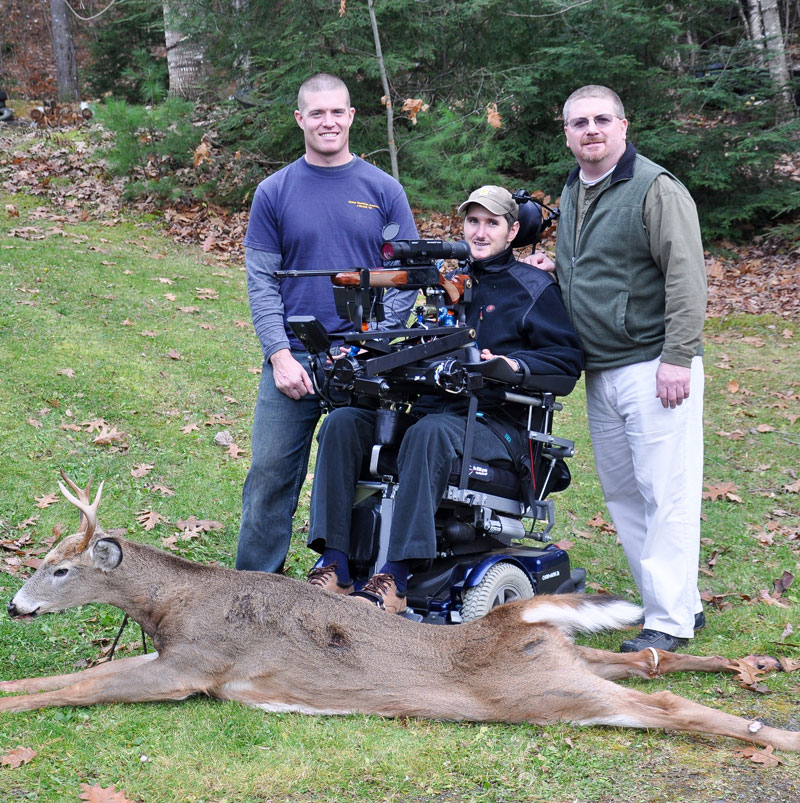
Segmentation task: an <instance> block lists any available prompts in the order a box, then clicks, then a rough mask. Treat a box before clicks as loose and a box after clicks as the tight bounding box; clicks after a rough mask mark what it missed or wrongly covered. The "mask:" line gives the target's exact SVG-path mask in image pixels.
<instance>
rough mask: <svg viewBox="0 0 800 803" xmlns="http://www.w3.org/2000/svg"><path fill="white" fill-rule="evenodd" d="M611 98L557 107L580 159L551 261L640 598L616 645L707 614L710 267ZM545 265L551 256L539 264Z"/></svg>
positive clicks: (598, 460) (645, 641)
mask: <svg viewBox="0 0 800 803" xmlns="http://www.w3.org/2000/svg"><path fill="white" fill-rule="evenodd" d="M627 130H628V121H627V120H626V119H625V110H624V108H623V105H622V101H621V100H620V98H619V96H618V95H617V94H616V93H615V92H613V91H612V90H610V89H608V88H607V87H603V86H584V87H581V88H580V89H578V90H576V91H575V92H573V93H572V95H570V96H569V98H567V101H566V103H565V104H564V133H565V135H566V139H567V147H568V148H569V149H570V150H571V151H572V153H573V154H574V155H575V158H576V159H577V161H578V165H577V167H576V168H575V169H574V170H573V171H572V173H570V175H569V177H568V178H567V183H566V185H565V187H564V190H563V192H562V195H561V218H560V220H559V224H558V239H557V245H556V261H555V266H553V263H552V262H551V261H550V260H547V259H546V257H544V256H543V255H538V254H536V255H534V257H533V258H530V260H529V261H531V262H532V264H536V265H537V266H538V267H541V268H543V269H552V268H553V267H555V271H556V275H557V277H558V281H559V284H560V285H561V292H562V295H563V297H564V303H565V305H566V307H567V311H568V312H569V315H570V317H571V319H572V322H573V324H574V326H575V329H576V331H577V333H578V337H579V339H580V342H581V346H582V347H583V351H584V354H585V359H586V403H587V411H588V417H589V427H590V432H591V437H592V446H593V450H594V457H595V464H596V466H597V473H598V476H599V478H600V483H601V486H602V489H603V495H604V497H605V501H606V505H607V507H608V510H609V513H610V514H611V517H612V519H613V521H614V524H615V526H616V528H617V533H618V534H619V538H620V541H621V542H622V546H623V548H624V550H625V555H626V557H627V560H628V563H629V565H630V568H631V572H632V573H633V577H634V579H635V581H636V585H637V587H638V589H639V592H640V594H641V597H642V602H643V605H644V609H645V618H644V627H643V629H642V631H641V632H640V633H639V634H638V635H637V636H636V637H635V638H632V639H629V640H627V641H624V642H623V643H622V646H621V650H622V651H623V652H634V651H638V650H641V649H645V648H648V647H653V648H656V649H662V650H670V651H672V650H675V649H676V648H677V647H679V646H682V645H685V644H686V642H687V639H688V638H691V637H692V636H693V635H694V631H695V629H699V628H701V627H703V626H704V625H705V617H704V615H703V612H702V610H703V609H702V604H701V602H700V595H699V593H698V589H697V566H698V560H699V551H700V500H701V494H702V476H703V428H702V422H703V380H704V376H703V363H702V357H701V356H700V355H701V354H702V346H701V335H702V330H703V322H704V320H705V306H706V272H705V263H704V258H703V245H702V242H701V239H700V226H699V222H698V219H697V210H696V208H695V205H694V202H693V201H692V198H691V196H690V195H689V193H688V191H687V190H686V188H685V187H684V186H683V185H682V184H681V183H680V182H679V181H678V180H677V179H676V178H675V177H674V176H672V175H671V174H670V173H669V172H668V171H667V170H665V169H664V168H663V167H661V166H659V165H657V164H655V163H654V162H652V161H650V160H649V159H646V158H645V157H644V156H642V155H640V154H638V153H637V152H636V149H635V148H634V147H633V145H631V144H630V143H628V142H627V141H626V133H627ZM548 263H549V264H548Z"/></svg>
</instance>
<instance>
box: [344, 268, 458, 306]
mask: <svg viewBox="0 0 800 803" xmlns="http://www.w3.org/2000/svg"><path fill="white" fill-rule="evenodd" d="M331 281H332V282H333V284H335V285H336V286H337V287H360V285H361V273H360V272H359V271H355V270H350V271H342V272H341V273H337V274H335V275H334V276H331ZM409 281H410V279H409V271H407V270H398V269H395V268H383V269H379V270H371V271H370V272H369V286H370V287H396V288H398V289H402V288H403V287H405V286H406V285H407V284H409ZM470 281H471V277H470V275H469V274H468V273H456V274H453V275H452V276H451V277H450V278H447V277H445V275H444V274H443V273H440V274H439V287H441V288H442V289H443V290H444V291H445V294H446V295H447V300H448V301H449V302H450V303H451V304H455V303H456V302H457V301H458V300H459V299H460V298H461V297H462V295H463V294H464V289H465V288H466V287H469V282H470Z"/></svg>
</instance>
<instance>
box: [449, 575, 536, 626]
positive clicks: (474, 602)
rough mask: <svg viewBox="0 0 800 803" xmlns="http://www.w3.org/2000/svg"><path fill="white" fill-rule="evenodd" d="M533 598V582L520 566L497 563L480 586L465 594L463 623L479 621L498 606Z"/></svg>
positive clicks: (462, 613)
mask: <svg viewBox="0 0 800 803" xmlns="http://www.w3.org/2000/svg"><path fill="white" fill-rule="evenodd" d="M532 596H533V586H532V585H531V581H530V580H529V579H528V576H527V575H526V574H525V572H524V571H522V569H520V568H519V566H515V565H514V564H513V563H505V562H501V563H495V565H494V566H492V568H491V569H489V571H488V572H486V576H485V577H484V578H483V580H481V581H480V583H478V585H476V586H474V587H473V588H470V589H467V591H465V592H464V603H463V605H462V606H461V621H462V622H469V621H471V620H472V619H478V618H480V617H481V616H485V615H486V614H487V613H489V611H490V610H492V608H496V607H497V606H498V605H504V604H505V603H506V602H513V601H514V600H515V599H530V598H531V597H532Z"/></svg>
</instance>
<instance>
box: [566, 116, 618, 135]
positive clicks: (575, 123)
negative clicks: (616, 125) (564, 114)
mask: <svg viewBox="0 0 800 803" xmlns="http://www.w3.org/2000/svg"><path fill="white" fill-rule="evenodd" d="M615 117H616V118H617V120H621V119H622V118H621V117H617V115H616V114H598V115H597V117H575V118H573V119H572V120H568V121H567V127H568V128H571V129H572V130H573V131H585V130H586V129H587V128H588V127H589V123H590V122H592V121H594V124H595V126H597V128H608V127H609V126H610V125H611V124H612V123H613V122H614V118H615Z"/></svg>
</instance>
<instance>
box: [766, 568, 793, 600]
mask: <svg viewBox="0 0 800 803" xmlns="http://www.w3.org/2000/svg"><path fill="white" fill-rule="evenodd" d="M793 582H794V575H793V574H792V573H791V572H787V571H784V573H783V574H782V575H781V576H780V577H779V578H778V579H777V580H773V581H772V594H771V596H773V597H781V596H783V592H784V591H786V590H787V589H788V588H790V587H791V585H792V583H793Z"/></svg>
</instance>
